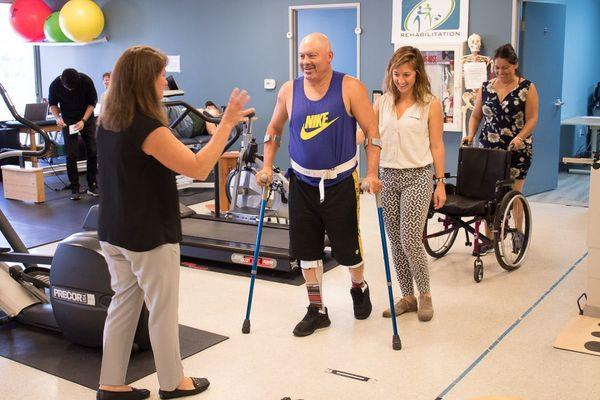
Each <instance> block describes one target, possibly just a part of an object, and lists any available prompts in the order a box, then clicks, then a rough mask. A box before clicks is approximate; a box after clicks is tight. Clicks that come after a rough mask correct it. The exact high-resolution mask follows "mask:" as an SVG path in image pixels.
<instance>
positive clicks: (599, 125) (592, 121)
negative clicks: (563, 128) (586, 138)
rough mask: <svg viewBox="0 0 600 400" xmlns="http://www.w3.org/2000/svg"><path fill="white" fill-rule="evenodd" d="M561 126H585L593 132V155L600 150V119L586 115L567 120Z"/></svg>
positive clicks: (591, 140)
mask: <svg viewBox="0 0 600 400" xmlns="http://www.w3.org/2000/svg"><path fill="white" fill-rule="evenodd" d="M560 124H561V125H585V126H589V127H590V129H591V130H592V137H591V139H590V142H591V144H592V146H591V147H592V153H594V152H595V151H597V149H598V133H599V132H600V117H595V116H591V115H584V116H580V117H573V118H567V119H564V120H562V121H561V122H560Z"/></svg>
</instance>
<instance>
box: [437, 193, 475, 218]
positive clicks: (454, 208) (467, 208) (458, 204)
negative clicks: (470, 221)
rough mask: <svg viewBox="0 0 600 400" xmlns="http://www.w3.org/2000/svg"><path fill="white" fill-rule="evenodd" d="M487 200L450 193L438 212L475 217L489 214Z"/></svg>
mask: <svg viewBox="0 0 600 400" xmlns="http://www.w3.org/2000/svg"><path fill="white" fill-rule="evenodd" d="M486 204H487V201H486V200H478V199H472V198H468V197H464V196H460V195H457V194H448V195H447V196H446V204H444V206H443V207H442V208H440V209H439V210H437V212H439V213H442V214H445V215H449V216H452V217H474V216H485V215H487V207H486Z"/></svg>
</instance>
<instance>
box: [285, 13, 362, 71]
mask: <svg viewBox="0 0 600 400" xmlns="http://www.w3.org/2000/svg"><path fill="white" fill-rule="evenodd" d="M345 8H354V9H356V26H355V28H354V34H355V35H356V75H357V76H356V78H358V79H360V53H361V50H360V39H361V35H362V28H361V26H360V3H339V4H314V5H304V6H289V13H288V19H289V31H288V33H287V34H286V36H287V38H288V39H289V43H290V57H289V60H290V70H289V73H290V80H294V79H295V78H296V75H297V74H298V45H297V39H298V37H297V36H298V10H309V9H345Z"/></svg>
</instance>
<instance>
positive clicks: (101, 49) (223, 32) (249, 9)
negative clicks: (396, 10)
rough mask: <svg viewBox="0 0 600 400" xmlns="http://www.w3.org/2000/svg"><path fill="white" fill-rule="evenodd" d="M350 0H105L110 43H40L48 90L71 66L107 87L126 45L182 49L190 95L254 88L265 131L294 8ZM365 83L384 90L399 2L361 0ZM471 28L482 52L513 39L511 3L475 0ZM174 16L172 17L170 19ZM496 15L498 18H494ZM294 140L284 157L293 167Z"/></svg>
mask: <svg viewBox="0 0 600 400" xmlns="http://www.w3.org/2000/svg"><path fill="white" fill-rule="evenodd" d="M344 2H347V0H330V1H317V0H301V1H297V0H294V1H292V0H287V1H285V0H263V1H244V0H221V1H217V0H214V1H195V0H178V1H176V2H175V1H169V2H167V1H161V0H127V1H123V0H101V1H97V3H98V4H99V5H100V6H101V7H102V9H103V11H104V13H105V16H106V28H105V34H108V35H109V36H110V40H109V42H108V43H103V44H95V45H89V46H81V47H41V61H42V79H43V88H44V95H45V96H47V88H48V85H49V84H50V82H51V81H52V79H54V77H56V76H57V75H59V74H60V72H61V71H62V70H63V69H64V68H67V67H74V68H77V69H78V70H80V71H82V72H85V73H87V74H88V75H90V76H91V77H92V78H93V79H94V82H95V83H96V86H97V88H98V90H99V91H101V88H102V83H101V75H102V73H103V72H105V71H108V70H110V69H111V68H112V65H113V64H114V62H115V61H116V59H117V57H118V56H119V55H120V54H121V53H122V52H123V50H124V49H126V48H127V47H129V46H131V45H134V44H147V45H152V46H156V47H158V48H160V49H161V50H163V51H164V52H165V53H167V54H170V55H177V54H179V55H181V68H182V72H181V73H179V74H174V76H175V78H176V80H177V81H178V83H179V86H180V87H181V88H183V89H184V90H185V91H186V96H185V98H184V99H185V100H186V101H188V102H189V103H191V104H194V105H199V104H202V103H203V102H204V101H205V100H207V99H213V100H214V101H216V102H217V103H221V104H222V103H224V102H225V100H226V99H227V95H228V94H229V91H230V90H231V88H233V87H234V86H239V87H243V88H245V89H247V90H248V91H249V92H250V94H251V96H252V105H253V106H254V107H256V109H257V114H258V116H259V120H258V121H257V123H256V125H255V127H256V128H255V133H256V135H257V136H259V137H262V135H263V133H264V131H265V129H266V126H267V124H268V122H269V119H270V117H271V113H272V110H273V105H274V103H275V98H276V94H277V90H275V91H273V90H271V91H268V90H265V89H263V88H262V85H263V79H264V78H273V79H275V80H276V81H277V83H278V87H277V88H279V87H280V86H281V84H282V83H283V82H285V81H286V80H287V79H288V78H289V77H288V73H289V65H288V62H289V61H288V59H289V41H288V39H287V38H286V33H287V32H288V7H289V6H290V5H306V4H322V3H344ZM359 2H360V3H361V26H362V28H363V34H362V54H361V67H362V81H363V82H364V83H365V85H366V87H367V89H368V90H369V92H370V91H371V90H373V89H379V88H380V87H381V82H382V79H383V73H384V70H385V66H386V65H387V61H388V59H389V57H390V55H391V54H392V52H393V46H392V44H391V39H390V38H391V29H392V0H361V1H359ZM470 3H471V5H470V11H469V26H470V29H469V30H470V32H477V33H479V34H480V35H481V36H482V39H483V42H484V46H485V47H484V49H483V53H484V54H488V55H489V53H491V52H492V51H493V50H494V49H495V48H496V47H498V46H499V45H501V44H503V43H506V42H510V35H511V10H512V6H511V1H508V0H503V1H497V0H472V1H471V2H470ZM167 16H168V17H167ZM490 16H493V18H490ZM445 140H446V143H447V169H448V171H452V172H454V171H455V169H456V162H457V148H458V143H459V140H460V138H459V134H457V133H448V134H446V135H445ZM286 148H287V138H286V139H284V144H283V146H282V151H280V152H279V154H278V161H277V162H278V163H279V164H281V165H283V166H286V165H288V161H287V159H288V156H287V151H286V150H284V149H286Z"/></svg>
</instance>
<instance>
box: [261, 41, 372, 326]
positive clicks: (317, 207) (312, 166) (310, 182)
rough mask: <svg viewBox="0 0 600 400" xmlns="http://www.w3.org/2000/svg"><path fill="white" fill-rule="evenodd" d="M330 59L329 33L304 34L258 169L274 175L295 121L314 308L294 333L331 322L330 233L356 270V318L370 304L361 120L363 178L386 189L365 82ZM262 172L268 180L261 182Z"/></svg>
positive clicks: (294, 203)
mask: <svg viewBox="0 0 600 400" xmlns="http://www.w3.org/2000/svg"><path fill="white" fill-rule="evenodd" d="M332 60H333V52H332V51H331V45H330V43H329V39H328V38H327V36H325V35H323V34H322V33H311V34H310V35H307V36H306V37H305V38H304V39H302V41H301V43H300V49H299V64H300V68H301V70H302V72H303V76H301V77H299V78H297V79H295V80H293V81H288V82H286V83H285V84H284V85H283V86H282V87H281V89H280V90H279V94H278V95H277V103H276V104H275V109H274V111H273V116H272V118H271V122H270V123H269V126H268V127H267V132H266V135H265V149H264V153H265V154H264V168H263V169H262V170H261V171H260V172H259V173H258V174H257V181H258V182H259V184H261V185H265V184H268V183H269V182H270V181H271V177H272V165H273V160H274V158H275V153H276V152H277V149H278V148H279V143H280V142H281V135H282V134H283V128H284V126H285V124H286V121H287V120H288V119H289V120H290V129H289V132H290V144H289V153H290V158H291V160H290V161H291V166H292V168H291V174H290V195H289V197H290V199H289V215H290V255H291V257H293V258H295V259H296V260H298V261H299V263H300V267H301V268H302V274H303V275H304V279H305V280H306V290H307V292H308V300H309V305H308V312H307V313H306V315H305V317H304V318H303V319H302V320H301V321H300V322H299V323H298V324H297V325H296V327H295V328H294V331H293V333H294V335H296V336H308V335H310V334H312V333H313V332H314V331H315V330H316V329H319V328H325V327H327V326H329V325H330V324H331V321H330V320H329V315H328V312H327V308H326V307H325V306H324V304H323V296H322V278H323V242H324V235H325V232H327V236H328V237H329V241H330V243H331V247H332V250H333V254H334V257H335V259H336V261H337V262H339V263H340V264H341V265H343V266H346V267H348V269H349V271H350V277H351V280H352V287H351V289H350V294H351V297H352V301H353V308H354V316H355V318H356V319H366V318H368V317H369V315H370V314H371V310H372V306H371V300H370V298H369V286H368V285H367V283H366V282H365V279H364V264H363V258H362V248H361V240H360V231H359V227H358V212H359V207H358V195H359V188H358V174H357V172H356V164H357V154H356V123H357V122H358V124H359V125H360V128H361V129H362V130H363V132H364V133H365V136H366V138H367V139H366V141H365V147H366V154H367V175H366V177H365V178H364V180H363V181H364V182H365V183H368V184H369V188H370V191H371V193H378V192H379V191H380V190H381V182H380V181H379V178H378V175H377V171H378V168H379V153H380V150H381V142H380V140H379V132H378V126H377V119H376V118H375V114H374V112H373V109H372V107H371V104H370V101H369V94H368V92H367V90H366V88H365V86H364V85H363V84H362V83H361V82H360V81H359V80H358V79H356V78H353V77H351V76H348V75H345V74H343V73H340V72H337V71H334V70H333V69H332V67H331V61H332ZM263 175H266V176H267V178H268V179H267V183H263V182H262V181H261V179H262V176H263Z"/></svg>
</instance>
